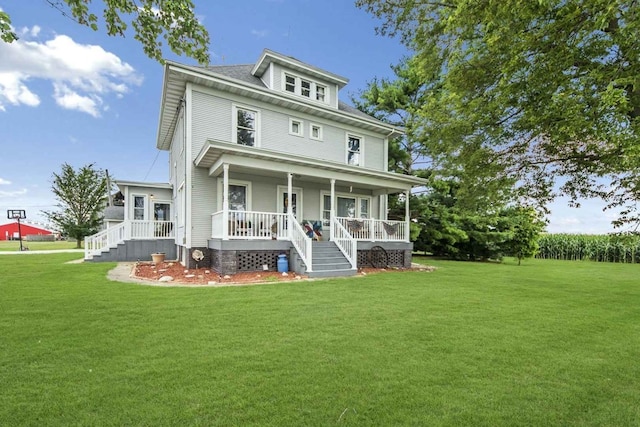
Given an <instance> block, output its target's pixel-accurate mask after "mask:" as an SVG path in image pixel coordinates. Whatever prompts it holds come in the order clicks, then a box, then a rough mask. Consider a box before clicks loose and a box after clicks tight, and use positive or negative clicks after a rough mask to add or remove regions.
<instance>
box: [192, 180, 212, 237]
mask: <svg viewBox="0 0 640 427" xmlns="http://www.w3.org/2000/svg"><path fill="white" fill-rule="evenodd" d="M191 192H192V197H191V200H193V203H192V206H191V245H192V247H202V246H207V240H208V239H209V238H211V214H212V213H214V212H216V211H217V204H216V179H215V178H212V177H210V176H209V170H208V169H206V168H193V174H192V188H191Z"/></svg>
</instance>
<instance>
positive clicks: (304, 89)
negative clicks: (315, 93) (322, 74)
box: [300, 79, 311, 98]
mask: <svg viewBox="0 0 640 427" xmlns="http://www.w3.org/2000/svg"><path fill="white" fill-rule="evenodd" d="M300 95H302V96H304V97H306V98H311V82H310V81H309V80H303V79H300Z"/></svg>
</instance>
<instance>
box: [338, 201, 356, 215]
mask: <svg viewBox="0 0 640 427" xmlns="http://www.w3.org/2000/svg"><path fill="white" fill-rule="evenodd" d="M337 199H338V212H337V213H338V216H341V217H346V218H355V217H356V199H355V198H349V197H338V198H337Z"/></svg>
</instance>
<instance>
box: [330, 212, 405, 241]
mask: <svg viewBox="0 0 640 427" xmlns="http://www.w3.org/2000/svg"><path fill="white" fill-rule="evenodd" d="M336 219H337V221H338V222H339V223H340V225H342V226H343V227H344V228H345V229H346V230H347V231H348V232H349V234H351V235H352V236H353V238H354V239H356V240H369V241H377V242H405V241H408V240H407V223H406V222H405V221H386V220H381V219H371V218H362V219H356V218H345V217H337V218H336Z"/></svg>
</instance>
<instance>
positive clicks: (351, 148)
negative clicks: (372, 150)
mask: <svg viewBox="0 0 640 427" xmlns="http://www.w3.org/2000/svg"><path fill="white" fill-rule="evenodd" d="M361 145H362V144H361V138H360V137H359V136H355V135H347V164H348V165H353V166H361V164H360V153H361V149H362V146H361Z"/></svg>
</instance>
